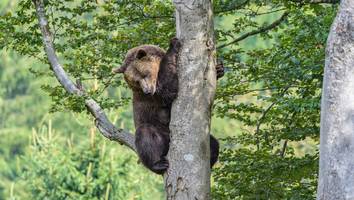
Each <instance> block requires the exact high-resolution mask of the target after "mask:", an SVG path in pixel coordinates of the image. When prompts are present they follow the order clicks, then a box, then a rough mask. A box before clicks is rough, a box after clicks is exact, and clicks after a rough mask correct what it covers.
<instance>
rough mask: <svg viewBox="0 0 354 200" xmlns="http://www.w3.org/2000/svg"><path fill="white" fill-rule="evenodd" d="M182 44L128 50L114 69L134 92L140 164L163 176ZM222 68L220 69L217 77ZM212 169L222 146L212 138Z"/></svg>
mask: <svg viewBox="0 0 354 200" xmlns="http://www.w3.org/2000/svg"><path fill="white" fill-rule="evenodd" d="M180 46H181V44H180V42H179V41H178V39H176V38H174V39H172V40H171V42H170V46H169V49H168V50H167V52H166V53H165V51H164V50H163V49H161V48H159V47H157V46H154V45H141V46H138V47H135V48H133V49H131V50H129V51H128V53H127V55H126V56H125V59H124V62H123V65H122V66H121V67H119V68H116V69H114V70H113V72H114V73H124V78H125V80H126V82H127V84H128V85H129V87H130V88H131V89H132V91H133V112H134V124H135V128H136V133H135V145H136V149H137V153H138V155H139V158H140V160H141V162H142V163H143V164H144V165H145V166H146V167H147V168H149V169H150V170H151V171H153V172H155V173H157V174H163V173H164V172H165V171H166V170H167V168H168V161H167V159H166V155H167V153H168V149H169V142H170V136H169V134H170V129H169V123H170V112H171V106H172V102H173V100H174V99H175V98H176V97H177V92H178V77H177V69H176V67H177V54H178V50H179V48H180ZM223 73H224V71H223V66H222V65H218V66H217V76H218V78H219V77H221V76H222V75H223ZM210 149H211V150H210V154H211V156H210V166H213V165H214V163H215V162H216V161H217V159H218V155H219V143H218V141H217V140H216V139H215V138H214V137H213V136H210Z"/></svg>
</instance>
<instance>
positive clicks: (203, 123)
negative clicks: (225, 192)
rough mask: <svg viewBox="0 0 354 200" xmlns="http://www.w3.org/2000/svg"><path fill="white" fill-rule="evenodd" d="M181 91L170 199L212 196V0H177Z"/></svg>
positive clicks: (171, 157) (167, 180)
mask: <svg viewBox="0 0 354 200" xmlns="http://www.w3.org/2000/svg"><path fill="white" fill-rule="evenodd" d="M174 5H175V6H176V27H177V37H178V38H179V39H180V40H181V42H182V48H181V50H180V53H179V59H178V78H179V92H178V98H177V99H176V100H175V102H174V104H173V107H172V111H171V123H170V129H171V142H170V150H169V154H168V159H169V162H170V167H169V170H168V172H167V174H166V175H165V187H166V193H167V199H181V200H182V199H183V200H185V199H193V200H197V199H198V200H207V199H210V153H209V152H210V145H209V132H210V117H211V114H210V112H211V110H210V109H211V106H212V103H213V99H214V93H215V87H216V74H215V45H214V37H213V34H214V30H213V28H214V27H213V16H212V15H213V12H212V2H211V0H194V1H190V0H174Z"/></svg>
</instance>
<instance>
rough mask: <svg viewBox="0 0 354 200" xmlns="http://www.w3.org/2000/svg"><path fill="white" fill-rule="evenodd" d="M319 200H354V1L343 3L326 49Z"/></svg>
mask: <svg viewBox="0 0 354 200" xmlns="http://www.w3.org/2000/svg"><path fill="white" fill-rule="evenodd" d="M322 92H323V93H322V102H321V141H320V171H319V182H318V191H317V199H318V200H332V199H333V200H334V199H335V200H342V199H354V0H342V1H341V5H340V9H339V11H338V14H337V17H336V19H335V21H334V23H333V25H332V28H331V31H330V34H329V37H328V41H327V49H326V64H325V72H324V80H323V90H322Z"/></svg>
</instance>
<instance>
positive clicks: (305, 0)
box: [294, 0, 339, 4]
mask: <svg viewBox="0 0 354 200" xmlns="http://www.w3.org/2000/svg"><path fill="white" fill-rule="evenodd" d="M294 2H299V3H305V4H306V3H310V4H319V3H328V4H336V3H339V0H294Z"/></svg>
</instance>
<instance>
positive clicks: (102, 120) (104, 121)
mask: <svg viewBox="0 0 354 200" xmlns="http://www.w3.org/2000/svg"><path fill="white" fill-rule="evenodd" d="M33 3H34V4H35V7H36V13H37V17H38V22H39V27H40V29H41V32H42V39H43V45H44V48H45V52H46V54H47V58H48V61H49V64H50V66H51V69H52V70H53V71H54V74H55V76H56V78H57V79H58V81H59V82H60V84H61V85H62V86H63V87H64V88H65V90H66V91H67V92H69V93H70V94H73V95H78V96H86V95H85V93H84V91H83V90H80V89H79V88H78V87H77V86H76V85H75V84H74V83H73V82H72V81H71V80H70V78H69V76H68V75H67V74H66V72H65V71H64V69H63V67H62V66H61V64H60V63H59V60H58V56H57V55H56V52H55V49H54V45H53V42H52V41H53V40H52V33H51V32H50V30H49V25H48V20H47V18H46V15H45V10H44V4H43V0H33ZM85 104H86V106H87V109H88V110H89V111H90V113H91V114H92V115H93V116H94V118H95V124H96V127H97V128H98V129H99V130H100V132H101V133H102V135H103V136H105V137H106V138H108V139H110V140H114V141H117V142H119V143H121V144H124V145H126V146H128V147H129V148H131V149H132V150H134V151H135V145H134V135H132V134H130V133H128V132H126V131H124V130H122V129H117V128H116V127H114V125H113V124H112V123H111V122H110V121H109V119H108V117H107V115H106V114H105V112H104V110H103V109H102V108H101V107H100V105H99V104H98V103H97V102H96V101H95V100H93V99H92V98H90V97H88V98H87V99H86V100H85Z"/></svg>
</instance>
